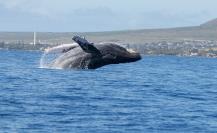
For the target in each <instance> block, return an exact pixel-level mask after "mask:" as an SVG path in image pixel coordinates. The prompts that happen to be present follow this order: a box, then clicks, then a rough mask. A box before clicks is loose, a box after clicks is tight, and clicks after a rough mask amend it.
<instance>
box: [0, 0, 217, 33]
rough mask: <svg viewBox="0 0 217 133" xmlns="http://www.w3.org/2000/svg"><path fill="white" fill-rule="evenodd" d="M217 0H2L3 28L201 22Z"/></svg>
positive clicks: (213, 13) (214, 11)
mask: <svg viewBox="0 0 217 133" xmlns="http://www.w3.org/2000/svg"><path fill="white" fill-rule="evenodd" d="M216 7H217V0H0V17H1V19H0V31H43V32H48V31H51V32H75V31H80V32H83V31H87V32H89V31H111V30H125V29H146V28H165V27H180V26H192V25H199V24H201V23H203V22H206V21H207V20H210V19H214V18H217V8H216Z"/></svg>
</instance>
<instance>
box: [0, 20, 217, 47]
mask: <svg viewBox="0 0 217 133" xmlns="http://www.w3.org/2000/svg"><path fill="white" fill-rule="evenodd" d="M73 35H82V36H85V37H86V38H87V39H88V40H90V41H92V42H104V41H106V42H117V43H129V44H144V43H146V42H158V41H182V40H215V41H217V19H213V20H211V21H208V22H206V23H204V24H201V25H200V26H193V27H178V28H167V29H143V30H125V31H108V32H89V33H73V32H67V33H53V32H43V33H37V38H38V41H39V40H40V42H41V43H52V44H61V43H71V42H72V41H71V37H72V36H73ZM1 41H6V42H18V41H21V42H26V43H31V42H32V41H33V33H30V32H22V33H17V32H0V42H1Z"/></svg>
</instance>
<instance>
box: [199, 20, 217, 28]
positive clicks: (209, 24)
mask: <svg viewBox="0 0 217 133" xmlns="http://www.w3.org/2000/svg"><path fill="white" fill-rule="evenodd" d="M200 26H201V27H206V28H217V18H216V19H213V20H210V21H208V22H206V23H204V24H202V25H200Z"/></svg>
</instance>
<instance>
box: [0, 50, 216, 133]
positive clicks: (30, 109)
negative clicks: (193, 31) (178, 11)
mask: <svg viewBox="0 0 217 133" xmlns="http://www.w3.org/2000/svg"><path fill="white" fill-rule="evenodd" d="M41 54H42V53H40V52H24V51H6V50H0V133H4V132H5V133H13V132H15V133H17V132H18V133H31V132H33V133H49V132H50V133H54V132H56V133H88V132H89V133H90V132H94V133H144V132H149V133H151V132H154V133H155V132H156V133H157V132H161V133H162V132H165V133H170V132H172V133H173V132H175V133H179V132H180V133H181V132H190V133H191V132H192V133H198V132H217V59H212V58H202V57H175V56H144V57H143V59H142V60H141V61H139V62H135V63H130V64H118V65H109V66H105V67H102V68H100V69H97V70H52V69H41V68H39V60H40V57H41Z"/></svg>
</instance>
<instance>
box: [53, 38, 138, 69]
mask: <svg viewBox="0 0 217 133" xmlns="http://www.w3.org/2000/svg"><path fill="white" fill-rule="evenodd" d="M72 40H73V41H75V42H76V43H77V44H78V45H77V46H73V47H70V48H67V49H64V50H63V51H62V52H63V54H61V55H60V56H59V57H57V58H56V59H55V60H54V61H53V62H52V64H51V67H52V68H61V69H71V68H75V69H96V68H99V67H102V66H105V65H108V64H118V63H129V62H135V61H138V60H140V59H141V56H140V54H139V53H137V52H135V51H133V50H128V49H125V48H123V47H121V46H119V45H117V44H113V43H104V44H93V43H90V42H88V41H87V40H86V39H85V38H81V37H79V36H74V37H73V38H72Z"/></svg>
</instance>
